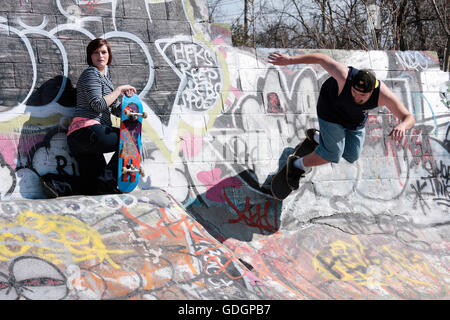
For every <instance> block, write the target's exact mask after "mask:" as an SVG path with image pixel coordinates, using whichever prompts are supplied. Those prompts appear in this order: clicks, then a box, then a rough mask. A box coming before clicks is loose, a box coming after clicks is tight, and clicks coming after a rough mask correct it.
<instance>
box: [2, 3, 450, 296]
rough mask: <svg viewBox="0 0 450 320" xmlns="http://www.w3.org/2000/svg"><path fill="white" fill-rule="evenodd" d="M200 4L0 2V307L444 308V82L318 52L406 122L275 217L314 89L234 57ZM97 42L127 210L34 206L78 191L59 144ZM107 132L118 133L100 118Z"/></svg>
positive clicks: (370, 139) (316, 173)
mask: <svg viewBox="0 0 450 320" xmlns="http://www.w3.org/2000/svg"><path fill="white" fill-rule="evenodd" d="M206 17H207V8H206V3H205V2H204V1H200V0H196V1H194V0H191V1H188V0H183V1H181V0H172V1H159V0H158V1H157V0H150V1H144V0H142V1H138V0H133V1H121V0H117V1H84V2H83V1H71V0H52V1H51V0H46V1H39V2H38V1H16V2H14V1H13V2H11V1H0V39H1V41H0V65H1V68H2V70H3V72H2V73H1V74H0V106H1V109H0V137H1V138H0V144H1V145H0V179H1V181H2V182H1V183H0V197H1V201H0V225H1V228H0V235H1V238H2V240H1V241H0V298H1V299H54V300H57V299H67V300H69V299H90V300H95V299H104V300H109V299H160V300H180V299H186V300H210V299H219V300H226V299H250V300H261V299H274V300H316V299H318V300H325V299H332V300H334V299H361V300H365V299H395V300H398V299H444V300H447V299H448V298H449V294H448V279H449V260H448V259H449V235H450V233H449V226H448V223H449V211H450V210H449V207H450V196H449V166H450V157H449V152H450V142H449V141H450V126H449V119H450V110H449V108H450V103H449V83H450V82H449V80H450V79H449V73H446V72H443V71H441V70H440V69H439V62H438V59H437V56H436V53H434V52H429V51H403V52H400V51H391V52H383V51H345V50H301V49H290V50H286V49H283V50H280V51H282V52H285V53H289V54H301V53H306V52H323V53H326V54H329V55H330V56H332V57H333V58H335V59H336V60H338V61H340V62H342V63H344V64H346V65H353V66H355V67H357V68H369V69H371V70H373V71H374V72H375V73H376V75H377V78H378V79H380V80H381V81H383V82H384V83H385V84H386V85H388V86H389V87H390V88H391V89H392V90H393V91H394V92H395V93H396V94H397V96H398V97H399V98H400V99H401V101H402V102H403V103H404V104H405V106H406V107H407V108H408V110H410V111H411V112H412V113H413V115H414V117H415V119H416V124H415V126H414V127H413V128H412V129H411V130H410V131H409V132H408V135H407V137H406V139H405V140H404V141H401V142H399V143H397V142H395V141H392V140H391V139H390V138H389V137H388V134H389V132H390V131H391V130H392V128H393V127H394V126H395V125H396V124H397V123H398V120H397V119H396V118H395V117H394V116H393V115H392V114H390V112H389V110H388V109H387V108H385V107H381V108H378V109H375V110H373V111H372V112H371V113H370V114H369V119H368V123H367V125H366V141H365V145H364V150H363V153H362V155H361V158H360V159H359V160H358V161H357V162H356V163H354V164H349V163H346V162H345V161H344V160H343V161H341V162H340V163H339V164H332V165H326V166H322V167H319V168H315V169H314V170H313V172H312V173H311V174H310V175H308V177H307V178H306V179H305V180H303V181H302V183H301V185H300V188H299V190H297V191H295V192H293V193H292V194H291V195H290V196H289V197H288V198H287V199H285V200H284V201H282V202H281V201H278V200H275V199H274V198H273V197H271V196H270V193H269V192H268V185H269V183H270V179H271V176H272V175H273V174H274V173H275V172H276V171H277V169H278V168H279V167H280V166H281V165H282V164H283V163H284V161H285V160H286V157H287V155H288V154H289V153H290V152H292V150H293V147H295V146H296V145H297V144H298V143H299V142H301V141H302V140H303V139H304V137H305V134H304V132H305V130H306V129H307V128H310V127H315V128H318V123H317V115H316V109H315V106H316V102H317V97H318V93H319V89H320V85H321V84H322V83H323V81H325V80H326V79H327V77H328V75H327V74H326V72H325V71H324V70H323V69H322V68H320V67H319V66H316V65H302V66H291V67H283V68H278V67H274V66H271V65H269V64H267V63H266V61H265V60H266V57H267V55H268V54H269V53H270V52H272V51H275V50H276V49H270V48H267V49H249V48H235V47H233V46H232V45H231V34H230V32H229V30H228V29H227V28H224V27H223V26H221V25H215V24H207V23H205V22H204V21H205V20H206ZM95 37H105V38H107V39H108V41H109V42H110V43H111V46H112V50H113V56H114V60H113V63H112V65H111V66H110V68H109V72H110V75H111V78H112V80H113V83H114V84H115V85H120V84H125V83H129V84H132V85H134V86H135V87H136V88H137V89H138V93H139V95H140V97H141V99H142V101H143V103H144V108H145V109H146V110H145V111H146V112H147V113H148V115H149V117H148V118H147V119H145V120H144V129H143V157H144V162H143V166H144V168H145V172H146V177H144V178H143V179H141V181H140V182H139V186H138V188H137V189H136V190H135V191H133V192H132V193H129V194H122V195H104V196H95V197H92V196H90V197H87V196H73V197H63V198H58V199H53V200H51V199H45V196H44V194H43V192H42V190H41V187H40V184H39V176H40V175H43V174H46V173H49V172H52V173H58V172H64V173H67V174H70V175H73V174H77V173H78V168H77V163H76V161H75V160H74V159H73V158H72V156H71V155H70V152H69V150H68V147H67V142H66V132H67V126H68V124H69V123H70V120H71V118H72V117H73V108H74V106H75V104H76V101H75V96H76V95H75V94H76V82H77V79H78V76H79V75H80V73H81V72H82V71H83V70H84V68H86V64H85V53H84V48H85V47H86V45H87V43H88V42H89V41H90V40H91V39H94V38H95ZM114 121H115V124H116V125H118V119H114Z"/></svg>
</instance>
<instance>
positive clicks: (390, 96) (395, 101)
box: [378, 81, 416, 141]
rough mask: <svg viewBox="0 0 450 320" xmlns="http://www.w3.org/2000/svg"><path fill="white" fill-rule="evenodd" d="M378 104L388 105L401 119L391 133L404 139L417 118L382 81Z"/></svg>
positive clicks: (397, 138) (396, 137)
mask: <svg viewBox="0 0 450 320" xmlns="http://www.w3.org/2000/svg"><path fill="white" fill-rule="evenodd" d="M378 105H379V106H386V107H387V108H388V109H389V110H390V111H391V112H392V113H393V114H394V115H395V116H396V117H397V118H398V119H399V120H400V121H401V122H400V123H399V124H398V125H397V126H396V127H395V128H394V129H393V130H392V131H391V133H389V135H390V136H391V137H392V138H393V139H394V140H396V141H400V140H402V139H403V137H404V136H405V133H406V130H409V129H411V128H412V127H413V125H414V124H415V123H416V120H415V119H414V117H413V115H412V114H411V112H409V111H408V109H406V107H405V106H404V105H403V103H402V102H401V101H400V99H399V98H397V96H396V95H395V94H394V93H393V92H392V91H391V90H390V89H389V88H388V87H387V86H386V85H385V84H384V83H383V82H381V81H380V96H379V98H378Z"/></svg>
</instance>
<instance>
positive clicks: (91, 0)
mask: <svg viewBox="0 0 450 320" xmlns="http://www.w3.org/2000/svg"><path fill="white" fill-rule="evenodd" d="M100 2H102V0H88V2H87V4H85V5H84V7H85V8H89V13H92V10H94V8H95V7H96V6H98V5H99V4H100Z"/></svg>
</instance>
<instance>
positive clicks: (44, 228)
mask: <svg viewBox="0 0 450 320" xmlns="http://www.w3.org/2000/svg"><path fill="white" fill-rule="evenodd" d="M128 252H130V251H125V250H109V249H108V248H106V246H105V244H104V243H103V242H102V235H101V234H100V233H98V232H97V230H95V229H93V228H92V227H90V226H89V225H87V224H85V223H84V222H82V221H80V220H78V219H76V218H75V217H70V216H59V215H41V214H38V213H35V212H32V211H26V212H24V213H21V214H19V215H18V216H17V220H16V222H13V223H4V224H3V223H0V261H9V260H10V259H13V258H14V257H17V256H21V255H24V254H30V253H31V254H35V255H37V256H39V257H41V258H43V259H46V260H48V261H51V262H52V263H55V264H60V263H63V261H62V259H61V257H62V256H66V255H67V254H68V253H70V255H71V258H72V259H73V261H74V262H82V261H87V260H90V259H98V260H99V261H100V262H103V261H105V260H106V261H108V262H109V263H110V264H111V265H112V266H113V267H114V268H119V266H118V265H117V264H116V263H115V262H114V261H113V260H112V259H111V257H110V256H109V255H110V254H125V253H128Z"/></svg>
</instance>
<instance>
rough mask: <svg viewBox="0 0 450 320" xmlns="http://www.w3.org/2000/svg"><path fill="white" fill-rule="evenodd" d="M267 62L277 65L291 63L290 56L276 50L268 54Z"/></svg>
mask: <svg viewBox="0 0 450 320" xmlns="http://www.w3.org/2000/svg"><path fill="white" fill-rule="evenodd" d="M268 62H269V63H271V64H274V65H277V66H287V65H289V64H291V63H292V62H291V57H289V56H287V55H285V54H282V53H279V52H277V51H276V52H273V53H271V54H269V60H268Z"/></svg>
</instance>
